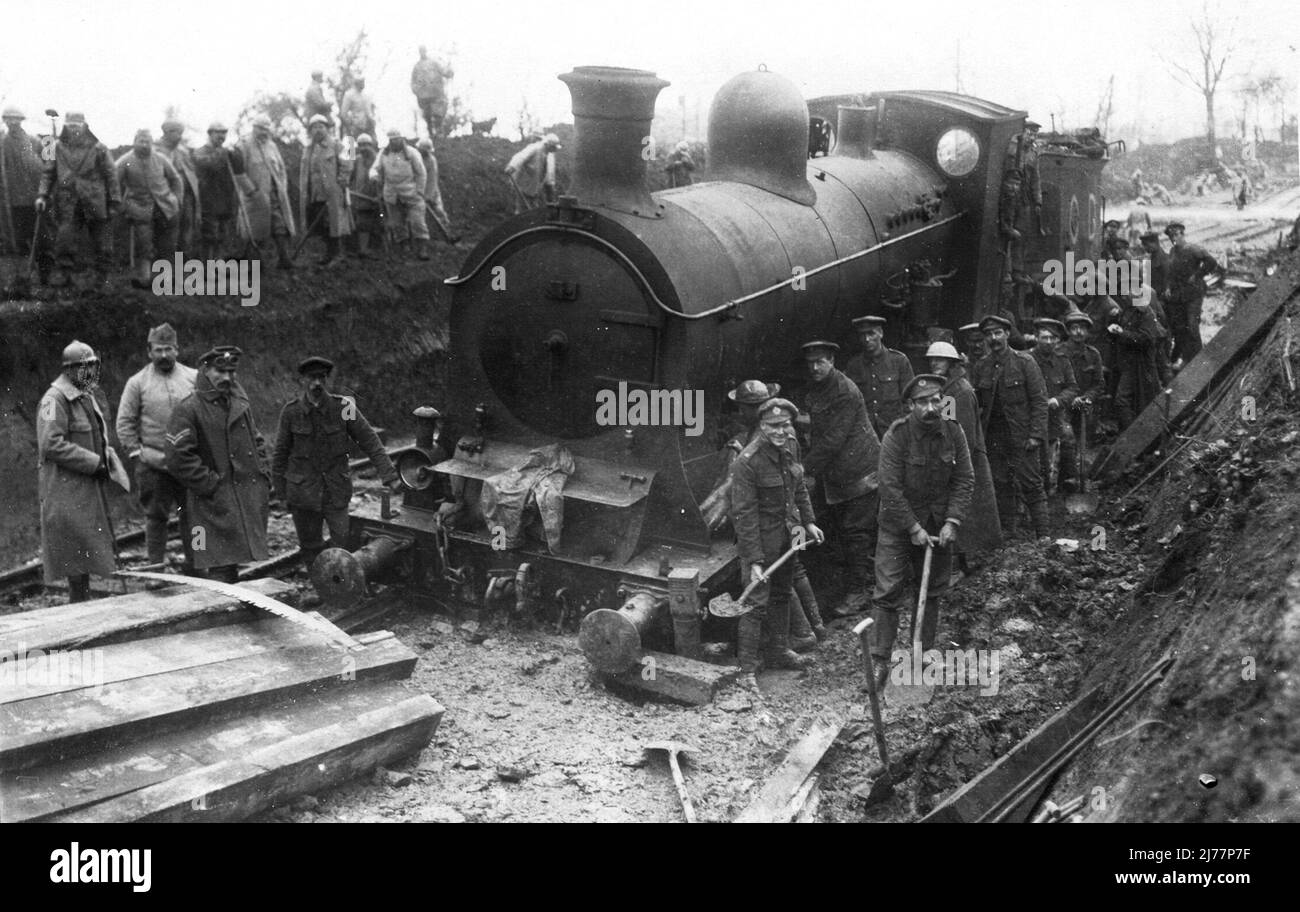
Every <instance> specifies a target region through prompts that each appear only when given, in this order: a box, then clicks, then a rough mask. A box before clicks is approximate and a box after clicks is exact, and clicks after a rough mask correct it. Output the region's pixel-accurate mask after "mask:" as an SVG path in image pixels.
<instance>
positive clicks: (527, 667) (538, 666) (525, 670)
mask: <svg viewBox="0 0 1300 912" xmlns="http://www.w3.org/2000/svg"><path fill="white" fill-rule="evenodd" d="M558 661H560V657H559V656H557V655H544V656H542V657H541V658H538V659H533V660H532V661H531V662H525V663H524V664H523V665H522V666H521V667H520V669H519V673H520V674H522V675H526V676H528V677H532V676H533V675H535V674H537V672H539V671H541V670H542V669H543V668H545V667H546V666H547V665H554V664H555V663H556V662H558Z"/></svg>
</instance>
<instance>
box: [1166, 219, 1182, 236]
mask: <svg viewBox="0 0 1300 912" xmlns="http://www.w3.org/2000/svg"><path fill="white" fill-rule="evenodd" d="M1186 230H1187V226H1186V225H1184V224H1183V223H1182V222H1170V223H1169V224H1168V225H1166V226H1165V234H1172V233H1173V232H1175V231H1186Z"/></svg>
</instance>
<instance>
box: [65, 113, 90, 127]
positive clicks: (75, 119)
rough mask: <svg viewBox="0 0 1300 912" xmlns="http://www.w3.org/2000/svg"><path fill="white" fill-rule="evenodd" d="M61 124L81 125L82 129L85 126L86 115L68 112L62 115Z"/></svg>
mask: <svg viewBox="0 0 1300 912" xmlns="http://www.w3.org/2000/svg"><path fill="white" fill-rule="evenodd" d="M63 122H64V123H65V124H81V125H82V126H83V127H84V126H85V125H86V115H85V114H82V113H81V112H80V111H69V112H68V113H67V114H65V115H63Z"/></svg>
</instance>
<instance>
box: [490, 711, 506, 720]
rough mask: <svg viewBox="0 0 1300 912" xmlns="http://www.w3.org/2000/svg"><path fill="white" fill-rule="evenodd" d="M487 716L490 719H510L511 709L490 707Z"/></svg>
mask: <svg viewBox="0 0 1300 912" xmlns="http://www.w3.org/2000/svg"><path fill="white" fill-rule="evenodd" d="M487 717H488V718H489V719H509V718H510V710H508V709H489V710H488V711H487Z"/></svg>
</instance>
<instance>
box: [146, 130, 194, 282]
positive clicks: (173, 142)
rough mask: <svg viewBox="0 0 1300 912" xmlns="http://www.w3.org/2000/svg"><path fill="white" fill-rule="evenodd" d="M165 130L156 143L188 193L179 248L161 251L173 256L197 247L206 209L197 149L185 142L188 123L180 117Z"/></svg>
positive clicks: (182, 205)
mask: <svg viewBox="0 0 1300 912" xmlns="http://www.w3.org/2000/svg"><path fill="white" fill-rule="evenodd" d="M162 131H163V135H162V139H161V140H159V141H158V144H157V145H156V146H154V151H155V152H157V153H158V154H159V155H161V156H162V157H163V158H165V159H167V160H168V161H169V162H171V163H172V167H173V168H175V169H176V173H177V174H179V175H180V176H181V183H183V184H184V185H185V187H184V189H185V193H184V196H183V197H182V198H181V199H180V200H179V202H180V219H179V221H178V222H177V225H176V247H175V248H174V249H172V250H164V251H159V252H160V253H162V254H163V255H164V256H172V255H174V254H175V253H176V251H177V250H182V251H185V252H189V251H191V250H193V249H194V232H195V231H196V230H197V229H198V227H199V224H200V218H201V215H202V212H201V209H200V207H199V175H198V172H197V171H195V170H194V152H193V150H192V149H190V147H189V146H187V145H185V144H184V143H183V142H182V141H181V140H182V138H183V137H184V135H185V125H184V124H183V123H181V122H180V121H179V120H164V121H163V125H162Z"/></svg>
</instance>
